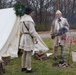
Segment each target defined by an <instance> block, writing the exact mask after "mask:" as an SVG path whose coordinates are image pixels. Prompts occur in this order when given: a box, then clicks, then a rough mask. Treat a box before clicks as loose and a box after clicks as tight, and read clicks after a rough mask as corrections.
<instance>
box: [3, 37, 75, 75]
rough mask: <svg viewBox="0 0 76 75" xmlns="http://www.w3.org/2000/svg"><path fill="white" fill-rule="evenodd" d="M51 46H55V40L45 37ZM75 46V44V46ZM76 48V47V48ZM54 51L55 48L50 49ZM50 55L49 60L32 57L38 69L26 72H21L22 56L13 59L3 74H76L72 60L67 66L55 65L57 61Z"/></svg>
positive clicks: (34, 65)
mask: <svg viewBox="0 0 76 75" xmlns="http://www.w3.org/2000/svg"><path fill="white" fill-rule="evenodd" d="M43 40H44V42H45V43H46V44H47V46H48V47H49V48H53V41H52V40H51V39H50V38H46V39H43ZM73 48H75V46H74V47H73ZM75 49H76V48H75ZM49 52H53V50H49ZM52 57H53V56H50V58H48V59H47V60H44V61H40V60H35V59H34V58H32V67H33V68H34V69H37V71H36V72H35V73H31V74H26V72H21V56H19V57H18V58H14V59H11V62H10V65H8V66H6V67H5V69H6V73H5V74H3V75H76V63H74V62H72V60H70V65H71V66H69V67H67V68H57V67H53V66H52V64H53V63H54V62H56V61H54V60H53V59H52Z"/></svg>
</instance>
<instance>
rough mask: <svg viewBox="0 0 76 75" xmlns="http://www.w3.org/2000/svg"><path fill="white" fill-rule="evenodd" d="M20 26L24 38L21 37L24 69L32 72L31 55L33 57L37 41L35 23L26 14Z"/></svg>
mask: <svg viewBox="0 0 76 75" xmlns="http://www.w3.org/2000/svg"><path fill="white" fill-rule="evenodd" d="M23 22H25V25H26V26H27V28H28V29H29V31H28V30H27V28H26V27H25V26H24V24H23ZM20 25H21V26H20V29H21V33H22V36H21V40H20V47H19V48H20V49H23V55H22V68H27V70H31V55H32V50H34V46H35V40H37V37H36V31H35V23H34V21H33V19H32V17H31V16H29V15H26V14H25V15H24V16H23V17H22V19H21V24H20ZM30 35H31V36H32V37H33V38H32V37H31V36H30Z"/></svg>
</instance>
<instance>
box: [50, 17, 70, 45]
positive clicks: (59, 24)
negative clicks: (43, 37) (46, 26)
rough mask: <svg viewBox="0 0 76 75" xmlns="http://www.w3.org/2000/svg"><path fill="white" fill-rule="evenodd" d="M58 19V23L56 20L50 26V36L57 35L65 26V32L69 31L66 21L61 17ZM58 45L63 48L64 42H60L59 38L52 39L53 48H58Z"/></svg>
mask: <svg viewBox="0 0 76 75" xmlns="http://www.w3.org/2000/svg"><path fill="white" fill-rule="evenodd" d="M60 19H61V21H60V22H58V19H57V18H55V19H54V20H53V22H52V25H51V34H53V35H55V34H57V33H58V31H59V29H60V28H61V27H63V26H65V25H66V26H67V30H68V31H69V23H68V21H67V19H66V18H63V17H61V18H60ZM59 44H60V45H63V46H65V44H66V40H62V39H61V36H56V37H55V38H54V46H59Z"/></svg>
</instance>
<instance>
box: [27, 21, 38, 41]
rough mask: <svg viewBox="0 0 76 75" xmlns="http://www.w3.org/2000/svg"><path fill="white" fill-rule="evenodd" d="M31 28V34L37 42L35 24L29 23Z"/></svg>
mask: <svg viewBox="0 0 76 75" xmlns="http://www.w3.org/2000/svg"><path fill="white" fill-rule="evenodd" d="M28 25H29V26H28V27H29V33H30V35H31V36H32V37H33V38H34V39H35V40H37V34H36V33H37V32H36V30H35V26H34V23H33V22H29V24H28Z"/></svg>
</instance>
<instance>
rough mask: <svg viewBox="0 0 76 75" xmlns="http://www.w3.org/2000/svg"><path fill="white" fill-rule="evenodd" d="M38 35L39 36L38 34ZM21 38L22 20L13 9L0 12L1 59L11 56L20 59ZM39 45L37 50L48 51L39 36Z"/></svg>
mask: <svg viewBox="0 0 76 75" xmlns="http://www.w3.org/2000/svg"><path fill="white" fill-rule="evenodd" d="M37 35H38V34H37ZM19 38H20V18H19V17H17V16H16V15H15V11H14V10H13V8H7V9H1V10H0V57H1V56H2V55H3V54H9V55H10V56H11V57H18V46H19ZM38 41H39V42H38V44H37V45H36V46H35V50H36V51H38V50H44V51H47V50H48V47H47V46H46V44H45V43H44V42H43V41H42V39H41V38H40V36H39V35H38Z"/></svg>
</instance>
